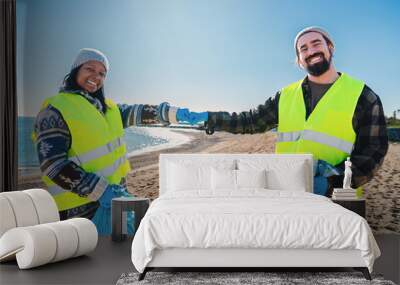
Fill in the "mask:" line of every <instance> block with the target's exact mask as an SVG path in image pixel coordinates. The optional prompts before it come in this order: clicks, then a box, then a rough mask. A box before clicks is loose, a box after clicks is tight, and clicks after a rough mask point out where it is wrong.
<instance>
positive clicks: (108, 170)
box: [42, 93, 130, 211]
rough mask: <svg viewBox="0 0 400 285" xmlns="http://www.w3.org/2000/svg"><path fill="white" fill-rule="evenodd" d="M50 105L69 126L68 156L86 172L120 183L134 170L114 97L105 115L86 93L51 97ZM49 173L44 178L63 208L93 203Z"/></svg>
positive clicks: (107, 101) (58, 203) (47, 101)
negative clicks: (51, 177) (129, 159)
mask: <svg viewBox="0 0 400 285" xmlns="http://www.w3.org/2000/svg"><path fill="white" fill-rule="evenodd" d="M48 104H51V105H52V106H53V107H54V108H56V109H57V110H58V111H59V112H60V113H61V115H62V116H63V119H64V121H65V122H66V124H67V125H68V129H69V131H70V134H71V138H72V140H71V141H72V142H71V147H70V149H69V150H68V159H69V160H71V161H73V162H75V163H76V164H77V165H79V166H80V167H82V168H83V169H84V170H85V171H86V172H89V173H95V174H97V175H99V176H101V177H103V178H105V179H106V180H107V181H108V182H109V183H112V184H115V183H119V182H120V181H121V179H122V178H123V177H125V176H126V174H127V173H128V172H129V171H130V164H129V161H128V160H127V157H126V145H125V143H124V139H123V136H124V130H123V126H122V120H121V114H120V111H119V109H118V106H117V105H116V104H114V103H113V102H112V101H111V100H106V104H107V107H108V109H107V112H106V114H105V115H103V114H101V113H100V112H99V111H98V110H97V109H96V108H95V107H94V106H93V105H92V104H91V103H90V102H88V101H87V100H86V99H85V98H84V97H83V96H80V95H76V94H68V93H59V94H58V95H56V96H54V97H52V98H49V99H47V100H46V101H45V102H44V104H43V108H44V107H46V106H47V105H48ZM47 174H48V173H44V176H43V177H42V179H43V181H44V182H45V183H46V185H47V186H48V190H49V192H50V193H51V194H52V195H53V197H54V199H55V201H56V204H57V206H58V209H59V210H60V211H63V210H66V209H72V208H75V207H78V206H81V205H84V204H87V203H90V202H91V201H90V200H89V199H87V198H85V197H80V196H79V195H77V194H75V193H73V192H71V191H69V190H64V189H62V188H61V187H59V186H58V185H56V184H55V183H54V182H53V181H51V180H50V179H49V177H47V176H46V175H47Z"/></svg>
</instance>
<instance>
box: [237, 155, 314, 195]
mask: <svg viewBox="0 0 400 285" xmlns="http://www.w3.org/2000/svg"><path fill="white" fill-rule="evenodd" d="M306 163H307V162H306V161H304V160H301V161H298V160H288V159H276V158H274V159H239V160H238V168H239V170H260V169H265V170H266V178H267V179H266V180H267V188H268V189H274V190H291V191H307V185H308V178H307V177H308V175H309V173H308V170H307V164H306Z"/></svg>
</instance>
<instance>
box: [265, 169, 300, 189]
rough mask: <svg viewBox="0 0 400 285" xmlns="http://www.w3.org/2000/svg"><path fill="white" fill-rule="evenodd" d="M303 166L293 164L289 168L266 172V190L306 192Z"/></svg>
mask: <svg viewBox="0 0 400 285" xmlns="http://www.w3.org/2000/svg"><path fill="white" fill-rule="evenodd" d="M305 173H306V171H305V164H304V163H301V164H300V163H299V164H294V165H292V167H290V168H279V167H275V168H274V169H268V170H267V188H268V189H273V190H288V191H302V192H306V189H307V178H306V174H305Z"/></svg>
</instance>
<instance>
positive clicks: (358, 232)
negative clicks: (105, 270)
mask: <svg viewBox="0 0 400 285" xmlns="http://www.w3.org/2000/svg"><path fill="white" fill-rule="evenodd" d="M164 248H274V249H279V248H301V249H313V248H314V249H358V250H360V251H361V256H362V258H363V259H364V260H365V264H366V266H367V267H368V268H369V270H370V271H372V266H373V263H374V260H375V259H376V258H377V257H379V255H380V251H379V248H378V246H377V244H376V241H375V239H374V237H373V235H372V232H371V229H370V227H369V226H368V223H367V222H366V220H365V219H363V218H362V217H360V216H359V215H357V214H355V213H353V212H351V211H349V210H347V209H344V208H342V207H341V206H339V205H337V204H335V203H333V202H331V201H330V200H329V199H328V198H325V197H322V196H319V195H315V194H311V193H307V192H298V191H297V192H296V191H277V190H274V191H269V190H265V189H264V190H257V189H249V190H248V191H245V190H240V191H233V192H223V191H222V192H219V193H217V196H216V193H205V192H203V193H200V194H199V193H198V192H195V191H193V192H191V191H185V192H179V193H176V192H175V193H174V192H172V193H169V194H168V193H167V194H164V195H163V196H162V197H160V198H158V199H156V200H154V202H153V203H152V204H151V206H150V208H149V210H148V212H147V213H146V215H145V217H144V218H143V220H142V221H141V223H140V226H139V228H138V231H137V233H136V235H135V238H134V240H133V243H132V262H133V264H134V266H135V268H136V269H137V270H138V271H139V272H143V270H144V268H145V267H146V265H147V264H148V263H149V262H150V261H151V260H152V257H153V252H154V250H155V249H164Z"/></svg>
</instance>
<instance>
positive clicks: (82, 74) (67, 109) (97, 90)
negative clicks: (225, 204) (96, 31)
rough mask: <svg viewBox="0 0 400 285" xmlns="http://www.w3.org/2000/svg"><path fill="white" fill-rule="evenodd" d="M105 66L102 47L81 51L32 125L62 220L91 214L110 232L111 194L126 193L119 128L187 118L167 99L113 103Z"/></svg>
mask: <svg viewBox="0 0 400 285" xmlns="http://www.w3.org/2000/svg"><path fill="white" fill-rule="evenodd" d="M108 71H109V62H108V59H107V57H106V56H105V55H104V54H103V53H102V52H100V51H99V50H96V49H91V48H84V49H82V50H80V52H79V53H78V55H77V57H76V59H75V61H74V62H73V64H72V67H71V71H70V72H69V73H68V74H67V75H66V76H65V78H64V82H63V86H62V87H61V88H60V91H59V93H58V94H57V95H55V96H53V97H50V98H47V99H46V100H45V101H44V103H43V105H42V110H41V111H40V112H39V114H38V115H37V117H36V122H35V130H34V140H35V142H36V147H37V153H38V157H39V163H40V169H41V171H42V179H43V181H44V182H45V184H46V185H47V189H48V190H49V192H50V193H51V194H52V195H53V197H54V199H55V201H56V204H57V206H58V210H59V211H60V216H61V219H67V218H71V217H76V216H80V217H86V218H93V221H94V222H95V224H96V226H97V229H98V231H99V233H100V234H109V233H110V231H111V227H110V221H109V220H110V215H111V212H110V210H109V208H110V201H111V199H113V198H115V197H120V196H129V194H128V192H127V188H126V185H125V176H126V175H127V173H128V172H129V171H130V163H129V161H128V160H127V157H126V154H127V148H126V144H125V142H124V130H123V129H124V128H126V127H129V126H133V125H145V124H154V123H161V124H163V125H168V124H170V123H171V122H172V123H178V122H179V121H188V119H189V110H188V109H179V108H176V107H172V106H169V104H168V103H166V102H164V103H161V104H160V105H142V104H135V105H131V106H128V105H125V104H123V105H117V104H115V103H114V102H113V101H112V100H110V99H108V98H106V96H105V92H104V82H105V79H106V76H107V72H108ZM99 205H100V207H101V208H100V210H101V211H100V210H97V208H98V207H99ZM95 212H96V213H95ZM103 212H104V213H106V214H101V216H102V217H101V218H100V214H99V213H103ZM102 225H104V226H102Z"/></svg>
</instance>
